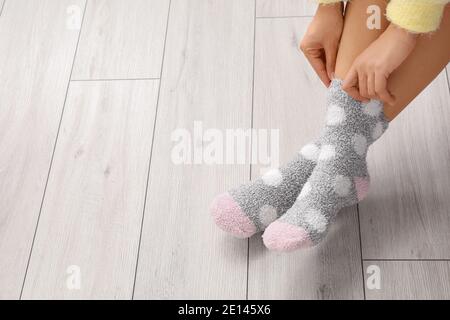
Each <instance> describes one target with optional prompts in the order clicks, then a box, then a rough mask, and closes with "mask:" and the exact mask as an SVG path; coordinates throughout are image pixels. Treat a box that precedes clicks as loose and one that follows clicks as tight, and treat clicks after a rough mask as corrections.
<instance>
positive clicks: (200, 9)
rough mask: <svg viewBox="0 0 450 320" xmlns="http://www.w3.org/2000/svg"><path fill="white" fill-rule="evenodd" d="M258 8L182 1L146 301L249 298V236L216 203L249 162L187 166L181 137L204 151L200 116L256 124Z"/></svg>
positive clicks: (142, 266) (161, 131)
mask: <svg viewBox="0 0 450 320" xmlns="http://www.w3.org/2000/svg"><path fill="white" fill-rule="evenodd" d="M254 10H255V8H254V1H253V0H215V1H204V0H191V1H185V0H173V1H172V6H171V13H170V18H169V28H168V38H167V45H166V55H165V60H164V71H163V78H162V87H161V97H160V102H159V111H158V119H157V125H156V134H155V145H154V150H153V157H152V164H151V171H150V173H151V176H150V185H149V189H148V198H147V208H146V211H145V219H144V227H143V234H142V243H141V250H140V256H139V265H138V274H137V282H136V291H135V298H136V299H144V298H145V299H149V298H156V299H165V298H171V299H174V298H179V299H187V298H190V299H200V298H211V299H213V298H217V299H227V298H236V299H244V298H245V290H246V269H247V241H242V240H236V239H233V238H231V237H230V236H228V235H225V234H224V233H222V232H221V231H220V230H219V229H218V228H217V227H216V226H215V225H214V224H213V221H212V219H211V217H210V216H209V209H208V207H209V203H210V201H211V200H212V198H213V197H214V196H215V195H216V194H218V193H221V192H224V191H225V190H227V189H228V188H230V187H232V186H234V185H236V184H238V183H240V182H244V181H245V180H247V179H248V177H249V165H248V163H247V164H246V165H235V166H232V165H220V164H219V165H210V164H205V163H202V164H197V165H195V164H191V165H177V164H175V163H174V162H173V157H172V155H171V154H172V149H173V147H174V146H176V145H179V143H178V144H177V143H175V141H172V140H171V138H173V133H174V132H175V133H176V131H175V130H177V129H183V128H185V129H186V130H188V132H187V133H188V134H190V136H191V138H192V141H191V142H192V145H191V148H194V147H196V148H199V147H200V146H202V145H203V146H206V145H207V144H208V143H207V142H206V141H202V137H199V136H194V135H193V126H194V121H201V123H202V125H203V128H204V130H207V129H211V128H212V129H218V130H219V131H218V132H219V134H224V133H225V130H224V129H227V128H229V129H233V128H244V129H245V128H249V127H250V123H251V104H252V100H251V97H252V70H253V68H252V66H253V37H254V32H253V21H254ZM216 132H217V131H216ZM221 147H222V146H221ZM190 155H191V156H192V153H190ZM190 158H191V159H192V157H190Z"/></svg>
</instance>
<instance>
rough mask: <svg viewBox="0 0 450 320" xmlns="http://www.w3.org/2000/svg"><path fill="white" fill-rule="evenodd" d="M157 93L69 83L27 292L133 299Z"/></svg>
mask: <svg viewBox="0 0 450 320" xmlns="http://www.w3.org/2000/svg"><path fill="white" fill-rule="evenodd" d="M157 93H158V81H107V82H83V83H81V82H76V83H72V84H71V87H70V91H69V96H68V99H67V105H66V108H65V113H64V118H63V123H62V126H61V133H60V136H59V139H58V144H57V148H56V152H55V158H54V162H53V166H52V171H51V174H50V179H49V183H48V188H47V192H46V195H45V200H44V205H43V208H42V214H41V218H40V222H39V227H38V232H37V235H36V241H35V245H34V248H33V254H32V256H31V261H30V266H29V270H28V274H27V281H26V283H25V288H24V293H23V298H25V299H29V298H44V299H74V298H77V299H78V298H83V299H131V297H132V290H133V281H134V274H135V267H136V259H137V251H138V244H139V235H140V227H141V221H142V213H143V206H144V199H145V188H146V182H147V172H148V164H149V156H150V147H151V142H152V131H153V123H154V116H155V110H156V100H157ZM71 266H75V268H79V271H80V273H79V274H80V277H81V287H80V289H79V290H76V289H74V290H70V288H72V287H70V286H69V287H68V286H67V281H69V280H70V279H71V276H70V275H69V273H71V272H73V274H72V277H76V276H77V272H78V271H77V270H75V269H73V270H72V269H70V267H71Z"/></svg>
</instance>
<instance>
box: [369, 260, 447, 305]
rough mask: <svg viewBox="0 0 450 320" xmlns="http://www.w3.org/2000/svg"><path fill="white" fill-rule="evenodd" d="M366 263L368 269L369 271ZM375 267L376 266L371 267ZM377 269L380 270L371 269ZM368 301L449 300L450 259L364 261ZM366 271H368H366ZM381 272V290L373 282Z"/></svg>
mask: <svg viewBox="0 0 450 320" xmlns="http://www.w3.org/2000/svg"><path fill="white" fill-rule="evenodd" d="M369 266H372V267H370V269H369V270H368V268H369ZM373 266H375V268H374V267H373ZM377 267H378V268H379V269H378V270H379V272H378V271H375V272H376V273H373V272H374V271H373V270H374V269H376V268H377ZM364 269H365V270H366V273H365V278H366V283H367V281H368V280H369V281H368V282H369V283H370V284H371V286H370V287H371V288H372V289H368V288H367V286H366V296H367V299H369V300H382V299H387V300H399V299H402V300H403V299H406V300H419V299H420V300H425V299H443V300H445V299H450V287H449V285H448V284H449V283H450V262H448V261H365V263H364ZM367 271H368V272H367ZM377 274H379V275H380V289H376V288H374V287H373V286H372V285H373V284H374V282H373V279H374V278H373V277H376V276H377Z"/></svg>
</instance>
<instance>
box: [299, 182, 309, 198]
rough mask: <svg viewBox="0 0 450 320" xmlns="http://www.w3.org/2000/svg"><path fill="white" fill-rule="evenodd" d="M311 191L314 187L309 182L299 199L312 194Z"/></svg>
mask: <svg viewBox="0 0 450 320" xmlns="http://www.w3.org/2000/svg"><path fill="white" fill-rule="evenodd" d="M311 190H312V186H311V183H310V182H309V181H308V182H306V183H305V185H304V186H303V188H302V191H301V192H300V194H299V195H298V198H297V199H300V198H304V197H306V196H307V195H308V194H309V193H310V192H311Z"/></svg>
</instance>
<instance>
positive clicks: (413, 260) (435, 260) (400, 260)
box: [363, 259, 450, 262]
mask: <svg viewBox="0 0 450 320" xmlns="http://www.w3.org/2000/svg"><path fill="white" fill-rule="evenodd" d="M363 261H383V262H384V261H386V262H416V261H417V262H450V259H363Z"/></svg>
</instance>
